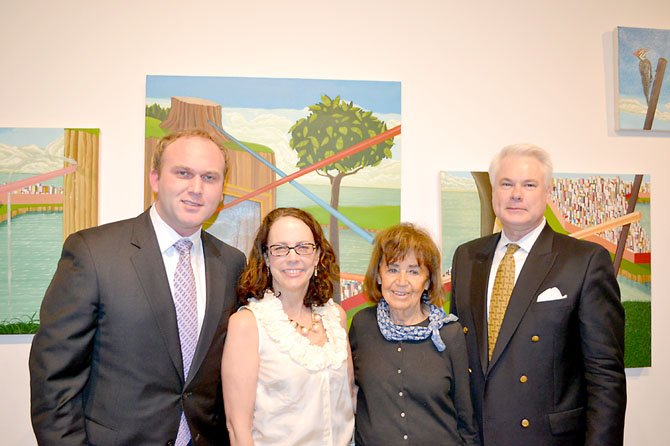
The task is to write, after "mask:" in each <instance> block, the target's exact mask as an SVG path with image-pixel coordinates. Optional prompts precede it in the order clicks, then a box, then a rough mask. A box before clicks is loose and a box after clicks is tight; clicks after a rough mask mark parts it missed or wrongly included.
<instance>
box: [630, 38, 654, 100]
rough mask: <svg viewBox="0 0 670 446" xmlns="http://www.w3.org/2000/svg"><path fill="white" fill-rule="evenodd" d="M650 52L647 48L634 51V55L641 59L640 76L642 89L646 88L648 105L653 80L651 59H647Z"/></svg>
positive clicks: (645, 96)
mask: <svg viewBox="0 0 670 446" xmlns="http://www.w3.org/2000/svg"><path fill="white" fill-rule="evenodd" d="M648 52H649V50H648V49H647V48H640V49H638V50H636V51H634V52H633V55H634V56H635V57H637V58H638V59H640V77H641V78H642V89H643V90H644V98H645V99H646V100H647V105H649V98H650V96H649V95H650V93H651V81H652V74H651V61H650V60H649V59H647V53H648Z"/></svg>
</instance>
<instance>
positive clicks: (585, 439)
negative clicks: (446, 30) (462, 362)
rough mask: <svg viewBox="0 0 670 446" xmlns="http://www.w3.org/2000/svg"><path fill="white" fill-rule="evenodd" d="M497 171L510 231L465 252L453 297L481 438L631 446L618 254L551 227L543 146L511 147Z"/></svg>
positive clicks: (493, 443) (496, 444)
mask: <svg viewBox="0 0 670 446" xmlns="http://www.w3.org/2000/svg"><path fill="white" fill-rule="evenodd" d="M489 176H490V179H491V185H492V190H493V200H492V203H493V210H494V212H495V214H496V217H497V218H498V220H499V221H500V223H501V225H502V232H500V233H495V234H493V235H490V236H486V237H482V238H480V239H477V240H473V241H471V242H468V243H465V244H463V245H461V246H459V247H458V249H457V250H456V252H455V254H454V260H453V267H452V294H451V311H452V312H453V313H454V314H457V315H458V317H459V319H460V323H461V324H462V325H463V330H464V332H465V333H466V334H465V337H466V344H467V347H468V358H469V366H470V369H471V390H472V398H473V405H474V409H475V413H476V414H477V418H478V422H479V429H480V434H481V436H480V438H481V439H482V441H483V444H484V445H485V446H521V445H523V446H535V445H537V446H551V445H553V446H568V445H569V446H576V445H589V446H596V445H607V446H617V445H622V444H623V430H624V415H625V410H626V375H625V370H624V363H623V352H624V311H623V307H622V305H621V299H620V292H619V286H618V284H617V281H616V277H615V275H614V270H613V268H612V262H611V259H610V255H609V252H608V251H607V250H606V249H604V248H603V247H601V246H600V245H597V244H594V243H590V242H586V241H580V240H576V239H574V238H572V237H569V236H565V235H562V234H558V233H556V232H554V231H553V230H552V229H551V228H550V227H549V225H548V224H547V222H546V220H545V218H544V212H545V209H546V206H547V203H548V201H549V196H550V191H551V177H552V164H551V159H550V157H549V154H548V153H547V152H546V151H544V150H543V149H541V148H539V147H537V146H533V145H530V144H517V145H513V146H507V147H505V148H503V149H502V150H501V151H500V152H499V153H498V154H497V155H496V156H495V157H494V159H493V160H492V162H491V165H490V168H489Z"/></svg>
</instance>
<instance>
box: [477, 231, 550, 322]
mask: <svg viewBox="0 0 670 446" xmlns="http://www.w3.org/2000/svg"><path fill="white" fill-rule="evenodd" d="M546 224H547V220H546V219H542V223H540V224H539V225H537V227H536V228H535V229H533V230H532V231H530V232H529V233H528V234H526V235H525V236H523V237H522V238H521V239H519V240H518V241H516V242H513V241H511V240H510V239H509V238H507V236H506V235H505V231H504V230H503V231H502V234H500V240H499V241H498V245H497V246H496V250H495V254H493V263H492V264H491V271H489V282H488V288H487V290H486V315H487V316H486V317H487V319H488V314H489V312H490V307H491V293H492V292H493V282H495V278H496V273H497V272H498V267H499V266H500V262H501V261H502V258H503V257H504V256H505V252H507V245H509V244H510V243H515V244H517V245H519V249H517V251H516V252H515V253H514V284H515V285H516V280H517V279H518V278H519V274H520V273H521V269H522V268H523V264H524V263H526V259H527V258H528V253H529V252H530V250H531V248H532V247H533V245H534V244H535V241H536V240H537V238H538V237H539V236H540V233H541V232H542V230H543V229H544V226H545V225H546Z"/></svg>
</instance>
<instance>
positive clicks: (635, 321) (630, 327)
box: [623, 301, 651, 367]
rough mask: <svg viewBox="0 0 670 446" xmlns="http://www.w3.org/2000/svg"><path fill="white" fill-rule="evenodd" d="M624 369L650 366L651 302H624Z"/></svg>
mask: <svg viewBox="0 0 670 446" xmlns="http://www.w3.org/2000/svg"><path fill="white" fill-rule="evenodd" d="M623 307H624V309H625V310H626V338H625V339H626V341H625V342H626V353H625V359H624V363H625V364H626V367H649V366H651V302H633V301H631V302H624V303H623Z"/></svg>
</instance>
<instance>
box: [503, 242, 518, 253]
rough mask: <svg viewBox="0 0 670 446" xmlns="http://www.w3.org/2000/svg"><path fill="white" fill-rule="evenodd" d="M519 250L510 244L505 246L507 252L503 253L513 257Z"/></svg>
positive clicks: (515, 245)
mask: <svg viewBox="0 0 670 446" xmlns="http://www.w3.org/2000/svg"><path fill="white" fill-rule="evenodd" d="M518 250H519V245H517V244H516V243H510V244H509V245H507V251H506V252H505V255H513V254H514V253H515V252H517V251H518Z"/></svg>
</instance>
